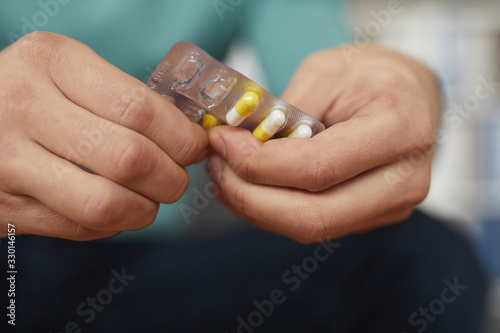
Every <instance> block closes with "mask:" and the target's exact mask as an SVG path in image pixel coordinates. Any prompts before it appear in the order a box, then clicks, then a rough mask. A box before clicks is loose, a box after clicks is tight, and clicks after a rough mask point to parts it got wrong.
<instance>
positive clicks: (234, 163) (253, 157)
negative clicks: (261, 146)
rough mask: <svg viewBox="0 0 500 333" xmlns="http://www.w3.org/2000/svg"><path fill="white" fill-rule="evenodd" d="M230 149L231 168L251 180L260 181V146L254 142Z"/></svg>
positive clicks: (228, 155) (228, 154)
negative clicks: (256, 145) (258, 156)
mask: <svg viewBox="0 0 500 333" xmlns="http://www.w3.org/2000/svg"><path fill="white" fill-rule="evenodd" d="M236 149H238V150H235V148H232V149H228V153H227V160H228V162H229V164H230V166H231V169H232V170H233V171H234V172H235V173H236V174H237V175H238V176H240V177H242V178H244V179H245V180H247V181H249V182H259V179H260V178H259V176H260V175H261V169H260V168H261V164H259V163H258V159H257V154H258V148H256V147H255V146H254V145H252V144H247V145H245V146H244V147H238V148H236Z"/></svg>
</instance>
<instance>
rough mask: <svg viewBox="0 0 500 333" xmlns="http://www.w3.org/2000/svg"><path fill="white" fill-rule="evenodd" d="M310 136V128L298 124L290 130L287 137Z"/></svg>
mask: <svg viewBox="0 0 500 333" xmlns="http://www.w3.org/2000/svg"><path fill="white" fill-rule="evenodd" d="M311 136H312V129H311V127H309V126H308V125H304V124H303V125H300V126H299V127H297V128H296V129H295V131H293V132H292V134H290V135H289V136H288V137H289V138H310V137H311Z"/></svg>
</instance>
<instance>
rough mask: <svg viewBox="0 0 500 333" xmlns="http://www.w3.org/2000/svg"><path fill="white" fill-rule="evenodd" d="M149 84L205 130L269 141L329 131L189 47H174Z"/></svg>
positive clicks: (191, 46) (304, 114)
mask: <svg viewBox="0 0 500 333" xmlns="http://www.w3.org/2000/svg"><path fill="white" fill-rule="evenodd" d="M147 85H148V86H149V87H150V88H151V89H153V90H155V91H156V92H158V93H159V94H161V95H162V96H164V97H165V98H167V99H169V100H170V101H171V102H172V103H174V104H175V105H176V106H177V107H178V108H179V109H180V110H182V111H183V112H184V113H185V114H186V116H187V117H189V119H190V120H191V121H193V122H196V123H198V124H200V125H202V126H203V127H204V128H205V129H207V130H208V129H210V128H212V127H214V126H217V125H220V124H227V125H231V126H238V127H241V128H245V129H248V130H250V131H252V132H253V135H254V136H255V137H256V138H257V139H259V140H260V141H266V140H268V139H270V138H272V137H300V138H310V137H312V136H314V135H316V134H317V133H319V132H321V131H323V130H324V129H325V126H324V125H323V124H322V123H321V122H319V121H318V120H316V119H315V118H313V117H311V116H309V115H308V114H306V113H304V112H302V111H300V110H299V109H297V108H296V107H294V106H292V105H290V104H288V103H287V102H285V101H283V100H281V99H280V98H278V97H276V96H274V95H273V94H271V93H270V92H268V91H266V90H265V89H263V88H262V87H261V86H259V85H258V84H256V83H255V82H253V81H252V80H250V79H249V78H247V77H245V76H244V75H242V74H240V73H239V72H237V71H235V70H233V69H231V68H229V67H227V66H225V65H223V64H221V63H220V62H218V61H217V60H215V59H213V58H212V57H211V56H210V55H209V54H208V53H206V52H205V51H203V50H202V49H200V48H199V47H197V46H196V45H193V44H191V43H188V42H179V43H177V44H175V45H174V46H173V47H172V49H171V50H170V51H169V52H168V53H167V55H166V56H165V58H164V59H163V60H162V62H161V63H160V65H158V67H157V68H156V70H155V71H154V73H153V74H152V75H151V77H150V78H149V80H148V82H147Z"/></svg>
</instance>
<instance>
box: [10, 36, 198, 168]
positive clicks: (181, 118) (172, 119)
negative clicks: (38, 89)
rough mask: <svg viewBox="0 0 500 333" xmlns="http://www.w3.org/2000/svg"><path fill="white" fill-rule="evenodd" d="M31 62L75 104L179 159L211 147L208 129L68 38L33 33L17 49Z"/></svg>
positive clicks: (183, 161) (185, 160) (191, 157)
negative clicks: (142, 137) (147, 139)
mask: <svg viewBox="0 0 500 333" xmlns="http://www.w3.org/2000/svg"><path fill="white" fill-rule="evenodd" d="M14 49H15V50H16V51H17V53H18V54H19V55H20V56H22V57H23V58H24V59H25V61H26V62H28V66H31V67H33V68H34V71H36V72H38V73H40V74H39V75H40V79H49V80H50V81H51V82H52V83H53V84H55V85H56V86H57V87H58V89H59V90H60V91H61V92H62V93H63V94H64V95H65V96H66V97H67V99H69V100H70V101H72V102H73V103H75V104H77V105H79V106H81V107H82V108H84V109H86V110H88V111H90V112H93V113H94V114H96V115H98V116H99V117H102V118H104V119H107V120H109V121H112V122H114V123H116V124H119V125H121V126H124V127H127V128H129V129H132V130H134V131H136V132H138V133H141V134H143V135H144V136H146V137H147V138H149V139H151V140H152V141H153V142H155V143H156V144H157V145H158V146H159V147H160V148H161V149H162V150H163V151H165V153H167V154H168V155H169V156H170V157H171V158H172V159H173V160H174V161H175V162H176V163H178V164H179V165H181V166H187V165H190V164H191V163H193V162H195V161H197V159H198V156H199V155H200V154H201V153H202V152H203V150H204V149H205V147H206V146H207V138H206V134H205V132H204V131H203V129H202V128H201V127H200V126H198V125H196V124H194V123H192V122H190V121H189V119H187V117H186V116H185V115H184V114H183V113H182V112H181V111H180V110H178V109H177V108H176V107H175V106H174V105H173V104H172V103H170V102H169V101H168V100H167V99H165V98H163V97H161V96H160V95H159V94H157V93H156V92H154V91H152V90H151V89H149V88H147V87H146V85H144V84H143V83H142V82H140V81H139V80H137V79H135V78H133V77H131V76H129V75H127V74H126V73H124V72H122V71H120V70H119V69H118V68H116V67H114V66H113V65H111V64H109V63H108V62H106V61H105V60H104V59H102V58H101V57H99V56H98V55H97V54H96V53H95V52H94V51H92V50H91V49H90V48H89V47H87V46H86V45H84V44H82V43H80V42H78V41H75V40H73V39H70V38H68V37H65V36H62V35H57V34H52V33H46V32H36V33H31V34H29V35H27V36H25V37H24V38H22V39H21V40H20V41H18V42H17V43H16V44H15V48H14Z"/></svg>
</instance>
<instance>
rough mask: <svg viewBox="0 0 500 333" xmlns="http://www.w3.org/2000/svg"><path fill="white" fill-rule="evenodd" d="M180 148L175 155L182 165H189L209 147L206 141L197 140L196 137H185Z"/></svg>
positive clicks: (174, 157) (175, 158)
mask: <svg viewBox="0 0 500 333" xmlns="http://www.w3.org/2000/svg"><path fill="white" fill-rule="evenodd" d="M179 146H180V150H179V152H178V153H177V154H176V156H173V159H174V160H175V161H177V162H178V163H179V164H180V165H181V166H188V165H191V164H193V163H194V162H195V161H196V159H197V158H198V156H200V154H201V153H202V151H203V150H204V149H205V148H206V147H207V142H206V141H201V140H197V139H196V137H191V136H189V137H184V138H183V140H182V141H181V142H179Z"/></svg>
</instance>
